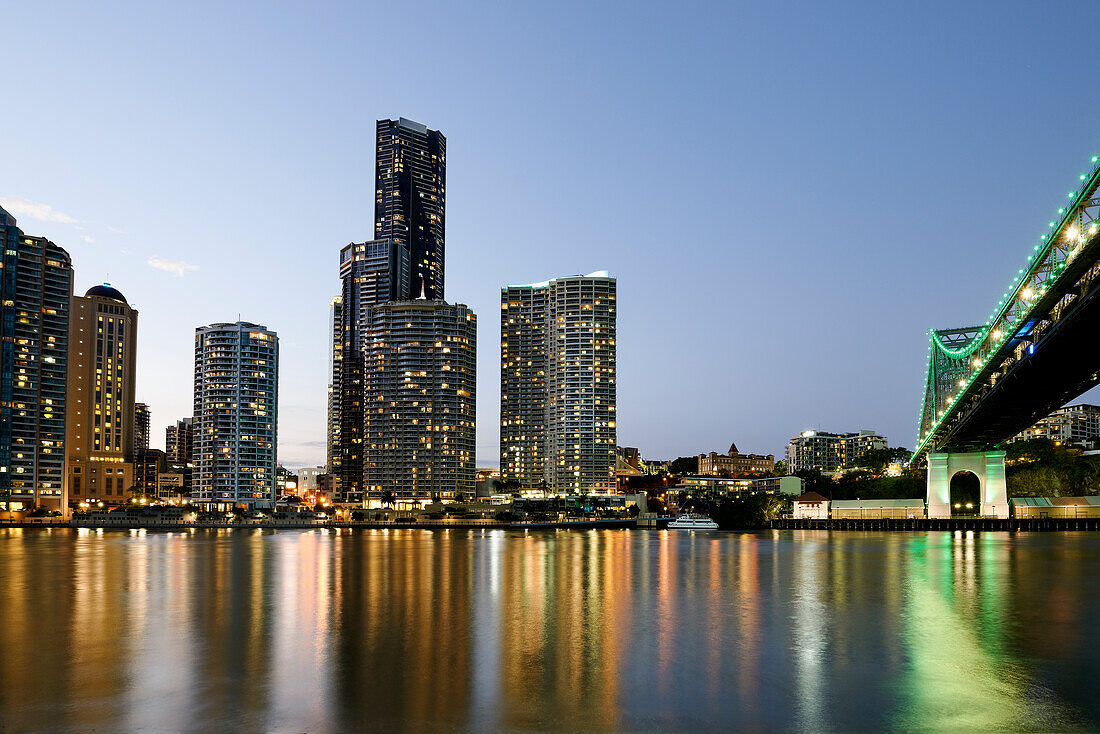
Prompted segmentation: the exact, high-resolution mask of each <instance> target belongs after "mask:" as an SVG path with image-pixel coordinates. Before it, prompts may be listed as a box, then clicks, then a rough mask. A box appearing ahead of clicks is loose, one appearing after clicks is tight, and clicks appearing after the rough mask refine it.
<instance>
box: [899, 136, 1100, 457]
mask: <svg viewBox="0 0 1100 734" xmlns="http://www.w3.org/2000/svg"><path fill="white" fill-rule="evenodd" d="M1098 186H1100V156H1094V157H1093V158H1092V166H1091V171H1090V172H1088V173H1082V174H1081V175H1080V176H1079V179H1078V187H1077V188H1076V189H1075V190H1073V191H1070V192H1068V193H1067V194H1066V202H1065V205H1064V206H1062V207H1060V208H1059V209H1058V214H1057V216H1056V218H1055V219H1054V220H1053V221H1051V222H1049V223H1048V230H1047V232H1046V234H1044V235H1042V236H1041V237H1040V238H1039V241H1038V242H1037V243H1036V244H1035V245H1034V246H1033V247H1032V252H1031V253H1030V254H1029V255H1028V256H1027V262H1026V263H1025V264H1024V265H1023V267H1021V268H1020V269H1019V270H1018V271H1017V273H1016V275H1015V277H1013V278H1012V282H1011V283H1009V284H1008V286H1007V287H1006V288H1005V291H1004V293H1002V294H1001V297H1000V299H999V300H998V301H997V304H996V306H995V307H994V309H993V312H992V313H990V315H989V318H988V319H987V320H986V322H985V323H984V324H981V325H979V326H972V327H967V328H959V329H942V330H933V331H930V332H928V342H929V348H928V373H927V378H926V380H925V387H924V396H923V400H922V403H921V410H920V424H919V427H918V434H917V441H916V449H915V450H914V452H913V458H914V459H916V458H918V457H920V456H921V455H922V454H924V453H925V452H927V451H932V450H935V449H937V448H940V447H941V446H942V445H943V444H944V443H945V442H947V441H948V440H949V438H950V436H951V435H952V434H953V433H956V432H958V431H959V430H960V428H961V427H962V426H963V424H964V423H965V422H966V421H967V420H968V419H969V418H970V416H971V415H972V414H973V413H974V409H975V408H976V407H977V406H978V405H979V404H980V403H981V401H982V400H984V399H985V398H986V396H987V395H988V393H989V392H990V390H991V389H992V388H993V387H994V386H995V385H996V383H997V381H998V380H999V379H1000V378H1002V377H1003V376H1004V375H1005V374H1006V373H1008V372H1009V371H1010V370H1011V369H1012V367H1013V366H1014V365H1015V364H1017V363H1019V362H1020V361H1021V360H1023V359H1025V358H1026V357H1027V356H1028V354H1029V350H1033V349H1034V346H1033V345H1034V344H1035V342H1036V341H1038V340H1040V339H1041V338H1042V336H1043V334H1044V333H1045V332H1047V331H1048V330H1050V329H1051V328H1052V327H1054V326H1055V325H1056V324H1057V323H1058V321H1059V320H1060V319H1061V318H1062V317H1063V316H1064V315H1065V314H1067V313H1068V312H1071V311H1072V305H1073V303H1074V301H1075V300H1076V299H1078V298H1080V297H1083V296H1084V294H1085V293H1086V292H1087V291H1088V290H1089V288H1090V286H1091V285H1092V283H1093V281H1094V280H1095V279H1096V278H1097V275H1098V274H1100V265H1097V261H1098V258H1097V254H1098V250H1100V236H1097V234H1098V232H1100V221H1098V217H1100V199H1097V198H1096V196H1097V188H1098ZM1007 438H1009V436H1003V437H1001V440H1004V439H1007ZM987 448H991V447H987Z"/></svg>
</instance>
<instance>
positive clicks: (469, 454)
mask: <svg viewBox="0 0 1100 734" xmlns="http://www.w3.org/2000/svg"><path fill="white" fill-rule="evenodd" d="M364 323H365V325H366V333H367V334H369V338H368V339H367V341H366V342H365V344H364V346H363V386H364V390H363V394H364V395H365V396H366V402H365V407H364V410H363V413H364V424H363V445H364V451H363V455H364V461H363V465H364V467H363V469H364V482H365V485H366V490H367V492H368V493H369V495H368V497H365V498H364V499H368V498H369V499H370V500H372V501H379V500H381V498H382V493H383V492H392V493H393V494H394V496H395V497H396V498H397V501H398V502H401V501H402V500H404V501H408V502H420V503H423V502H427V501H430V500H431V499H433V498H438V499H441V500H449V499H453V498H454V497H455V496H456V494H457V493H459V492H463V493H466V495H467V496H473V491H474V451H475V440H474V432H475V415H476V412H475V406H476V392H477V317H476V316H475V315H474V313H473V311H471V310H470V309H469V308H467V307H466V306H464V305H462V304H454V305H452V304H448V303H444V302H442V301H427V300H421V301H403V302H394V303H384V304H380V305H377V306H371V307H369V308H367V310H366V315H365V320H364ZM345 355H346V352H345Z"/></svg>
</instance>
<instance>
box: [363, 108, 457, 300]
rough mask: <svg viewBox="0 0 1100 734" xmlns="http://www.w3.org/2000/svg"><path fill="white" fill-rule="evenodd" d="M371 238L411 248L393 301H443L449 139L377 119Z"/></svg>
mask: <svg viewBox="0 0 1100 734" xmlns="http://www.w3.org/2000/svg"><path fill="white" fill-rule="evenodd" d="M376 142H377V147H376V150H375V191H374V196H375V198H374V238H375V239H376V240H392V241H393V242H399V243H401V244H403V245H406V246H407V247H408V248H409V256H410V258H409V262H410V266H411V269H410V273H409V282H408V284H407V289H406V290H405V291H404V292H403V293H401V294H399V295H398V296H397V297H396V298H395V299H394V300H414V299H416V298H426V299H428V300H432V301H435V300H443V298H444V294H443V241H444V212H445V209H446V206H445V205H446V201H445V192H446V185H447V138H445V137H444V136H443V134H442V133H440V132H439V131H438V130H429V129H428V128H427V127H425V126H424V125H421V124H420V123H419V122H413V121H412V120H406V119H405V118H404V117H402V118H400V119H398V120H378V124H377V140H376Z"/></svg>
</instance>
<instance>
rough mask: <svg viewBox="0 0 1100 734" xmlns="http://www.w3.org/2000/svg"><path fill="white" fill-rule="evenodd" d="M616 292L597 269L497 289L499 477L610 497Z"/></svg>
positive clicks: (607, 279)
mask: <svg viewBox="0 0 1100 734" xmlns="http://www.w3.org/2000/svg"><path fill="white" fill-rule="evenodd" d="M615 288H616V284H615V279H614V278H611V277H609V276H608V274H607V272H606V271H600V272H597V273H591V274H590V275H583V276H582V275H577V276H571V277H566V278H556V279H554V280H549V281H545V282H542V283H532V284H529V285H517V286H507V287H505V288H502V289H501V297H500V300H501V302H500V332H501V340H500V357H501V373H500V474H501V479H503V480H513V481H518V482H520V484H522V485H525V486H532V487H535V486H542V487H545V488H547V489H550V490H553V491H559V492H572V493H589V492H596V493H601V492H611V491H614V489H615V446H616V417H615V406H616V389H615V378H616V362H615V323H616V303H615V302H616V291H615Z"/></svg>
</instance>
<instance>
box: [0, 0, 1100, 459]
mask: <svg viewBox="0 0 1100 734" xmlns="http://www.w3.org/2000/svg"><path fill="white" fill-rule="evenodd" d="M1098 21H1100V6H1095V7H1094V6H1091V5H1089V4H1081V3H1072V4H1071V3H1058V2H1045V3H1032V2H997V3H959V2H950V3H946V2H925V3H905V4H902V3H880V2H867V3H846V2H836V3H810V2H803V3H793V2H751V3H745V2H721V3H691V2H677V3H667V4H661V3H647V2H629V3H628V2H595V3H593V2H576V3H574V2H554V3H534V2H515V3H504V2H496V3H480V2H466V3H442V2H441V3H433V2H401V3H378V4H373V3H367V2H356V3H333V2H310V3H293V2H286V3H269V2H263V3H260V2H255V3H246V2H241V3H205V2H189V3H138V2H133V3H110V2H104V3H94V4H93V3H63V2H35V3H29V2H24V3H16V4H10V5H9V6H7V7H6V8H5V10H4V26H5V31H6V32H5V34H4V38H3V41H2V42H0V62H2V65H3V66H2V68H3V69H4V70H5V71H6V72H7V73H5V74H4V88H3V91H4V101H5V102H6V106H7V109H6V110H5V113H4V114H2V115H0V156H2V157H0V160H2V164H0V202H2V203H3V205H4V206H5V207H6V208H8V209H9V211H11V212H12V213H13V214H14V215H15V216H16V218H17V220H18V222H19V225H20V227H21V228H22V229H23V231H24V232H26V233H28V234H34V235H44V236H47V237H49V238H51V239H52V240H53V241H55V242H56V243H57V244H59V245H61V246H62V247H64V248H65V249H67V250H68V251H69V252H70V253H71V255H72V257H73V263H74V268H75V289H76V292H77V293H78V294H82V293H83V292H84V291H85V290H86V289H87V288H89V287H91V286H92V285H95V284H97V283H99V282H102V281H104V280H107V279H109V280H110V282H111V283H112V284H113V285H114V286H115V287H117V288H119V289H120V290H121V291H122V292H123V293H124V294H125V295H126V296H127V298H128V299H129V301H130V303H131V304H132V305H134V306H135V307H136V308H137V309H138V310H139V312H140V317H139V318H140V321H139V333H140V336H139V344H138V360H139V366H138V384H137V399H138V400H139V401H144V402H146V403H148V404H149V405H150V409H151V412H152V425H153V440H152V445H153V446H157V447H163V442H164V427H165V426H167V425H168V424H170V423H174V421H175V420H176V419H178V418H182V417H185V416H190V415H191V412H192V406H191V400H192V380H193V345H194V342H193V339H194V329H195V327H197V326H200V325H204V324H208V323H212V322H218V321H236V320H237V319H238V316H239V317H240V318H241V319H244V320H246V321H254V322H258V323H261V324H264V325H266V326H268V327H269V328H271V329H274V330H276V331H277V332H278V333H279V336H280V346H281V365H280V366H281V380H280V412H279V461H280V462H281V463H283V464H285V465H286V466H288V467H292V468H297V467H300V466H309V465H315V464H323V463H324V461H325V440H324V439H325V405H326V385H327V382H328V374H327V372H328V365H327V363H328V356H327V351H328V334H329V324H328V308H329V301H330V300H331V299H332V297H333V296H335V295H336V294H337V292H338V284H339V278H338V255H339V251H340V248H341V247H342V246H344V245H346V244H348V243H349V242H362V241H364V240H367V239H371V238H372V236H373V231H372V226H373V194H372V191H373V184H374V148H373V146H374V124H375V120H377V119H380V118H397V117H407V118H410V119H413V120H416V121H418V122H422V123H424V124H426V125H428V126H429V127H431V128H433V129H438V130H441V131H442V132H443V133H444V134H445V135H446V136H447V154H448V155H447V157H448V160H447V164H448V165H447V211H446V268H447V269H446V297H447V300H449V301H452V302H459V303H465V304H468V305H469V306H471V307H472V308H473V309H474V310H475V312H476V313H477V314H478V316H479V323H478V329H479V334H478V405H477V428H478V431H477V454H478V465H479V466H494V465H496V464H497V460H498V457H497V446H498V443H497V442H498V430H497V421H498V415H499V394H500V393H499V380H500V364H499V354H500V327H499V317H498V314H499V308H500V307H499V303H500V288H501V286H503V285H506V284H508V283H527V282H535V281H542V280H546V279H548V278H552V277H557V276H562V275H570V274H576V273H588V272H592V271H595V270H602V269H607V270H609V271H611V274H612V275H613V276H615V277H616V278H617V279H618V296H619V312H618V413H619V421H618V440H619V443H620V445H624V446H636V447H639V448H640V449H641V451H642V455H643V456H645V457H650V458H674V457H676V456H684V455H692V454H696V453H702V452H710V451H719V452H722V451H725V450H726V449H727V448H728V447H729V445H730V443H731V442H736V443H737V446H738V448H739V449H740V450H741V451H743V452H755V453H774V454H776V455H777V456H778V455H781V454H782V453H783V447H784V446H785V445H786V443H787V441H788V439H789V438H790V437H791V436H793V435H795V434H797V433H799V432H801V431H803V430H807V429H818V430H827V431H851V430H859V429H873V430H877V431H879V432H880V433H883V434H884V435H886V436H887V438H888V440H889V441H890V445H891V446H894V445H901V446H908V447H912V446H913V438H914V435H915V433H916V423H917V417H918V415H917V414H918V411H919V409H920V398H921V394H922V391H923V384H924V377H925V361H926V354H927V346H928V342H927V337H926V332H927V331H928V329H930V328H948V327H956V326H969V325H972V324H975V323H979V322H982V321H984V319H985V318H986V316H987V315H988V314H989V312H990V310H991V307H992V305H993V304H994V303H995V302H996V300H997V298H998V294H999V293H1001V292H1003V286H1004V284H1005V283H1006V282H1008V281H1010V280H1011V277H1012V274H1013V273H1015V271H1016V269H1017V268H1018V267H1020V266H1021V265H1022V263H1023V262H1024V261H1025V259H1026V257H1027V254H1028V253H1029V252H1030V251H1031V247H1032V245H1033V244H1034V243H1035V242H1036V241H1037V240H1038V237H1039V235H1040V234H1042V233H1043V232H1044V231H1045V228H1046V223H1047V222H1048V221H1049V220H1050V219H1051V218H1052V217H1051V214H1052V213H1053V212H1054V211H1055V210H1056V209H1057V207H1058V206H1059V205H1060V202H1061V201H1062V200H1064V197H1065V192H1066V191H1068V190H1070V189H1072V188H1074V187H1075V186H1076V183H1077V177H1078V174H1080V173H1083V172H1085V170H1086V169H1087V165H1088V161H1089V159H1090V158H1091V157H1092V156H1093V155H1095V154H1097V153H1100V123H1098V122H1097V120H1100V95H1096V94H1094V93H1093V92H1094V91H1095V89H1094V86H1093V85H1091V84H1090V83H1089V81H1088V80H1087V70H1090V69H1092V68H1093V66H1094V63H1093V62H1095V60H1096V52H1095V43H1094V39H1093V38H1092V33H1093V30H1092V29H1095V28H1097V27H1100V22H1098Z"/></svg>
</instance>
